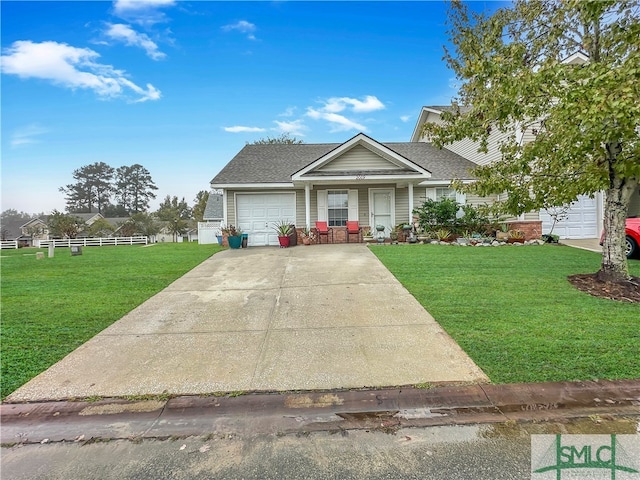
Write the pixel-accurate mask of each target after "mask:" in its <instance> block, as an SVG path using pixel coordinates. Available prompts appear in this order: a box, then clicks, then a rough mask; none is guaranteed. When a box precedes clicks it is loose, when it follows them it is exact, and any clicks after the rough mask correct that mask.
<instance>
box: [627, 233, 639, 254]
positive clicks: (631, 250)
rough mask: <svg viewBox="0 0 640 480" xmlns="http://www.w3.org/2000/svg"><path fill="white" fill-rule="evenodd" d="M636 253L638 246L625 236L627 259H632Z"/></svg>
mask: <svg viewBox="0 0 640 480" xmlns="http://www.w3.org/2000/svg"><path fill="white" fill-rule="evenodd" d="M637 251H638V244H637V243H636V241H635V240H634V239H633V238H631V237H630V236H629V235H627V245H626V252H627V258H632V257H633V256H634V255H635V253H636V252H637Z"/></svg>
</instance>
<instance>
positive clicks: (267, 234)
mask: <svg viewBox="0 0 640 480" xmlns="http://www.w3.org/2000/svg"><path fill="white" fill-rule="evenodd" d="M236 216H237V218H238V227H239V228H240V229H242V231H243V232H244V233H248V234H249V242H248V245H249V246H264V245H278V235H277V234H276V232H275V231H274V230H273V224H274V223H276V222H280V221H281V220H285V221H287V222H289V223H292V224H295V219H296V194H295V193H255V194H252V193H238V194H236Z"/></svg>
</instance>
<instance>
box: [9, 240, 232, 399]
mask: <svg viewBox="0 0 640 480" xmlns="http://www.w3.org/2000/svg"><path fill="white" fill-rule="evenodd" d="M218 250H220V247H218V246H217V245H198V244H196V243H159V244H156V245H152V246H148V247H143V246H117V247H84V248H83V249H82V255H81V256H74V257H72V256H71V253H70V249H68V248H56V250H55V255H54V257H53V258H46V250H44V249H42V250H36V249H26V248H25V249H19V250H2V252H1V255H2V259H1V273H2V286H1V293H2V329H1V335H0V337H1V338H0V340H1V347H2V376H1V392H2V398H4V397H5V396H6V395H8V394H9V393H11V392H12V391H14V390H15V389H16V388H18V387H19V386H21V385H22V384H24V383H26V382H27V381H28V380H30V379H31V378H33V377H34V376H36V375H38V374H39V373H40V372H42V371H44V370H45V369H47V368H48V367H49V366H51V365H53V364H54V363H55V362H57V361H58V360H60V359H61V358H63V357H64V356H65V355H67V354H68V353H69V352H71V351H73V350H74V349H75V348H77V347H78V346H79V345H81V344H83V343H84V342H86V341H87V340H88V339H90V338H91V337H93V336H94V335H95V334H97V333H98V332H100V331H101V330H103V329H104V328H106V327H107V326H109V325H111V324H112V323H113V322H114V321H116V320H118V319H119V318H121V317H122V316H123V315H124V314H126V313H127V312H129V311H131V310H132V309H133V308H135V307H136V306H138V305H140V304H141V303H142V302H144V301H145V300H146V299H148V298H149V297H151V296H153V295H154V294H156V293H157V292H159V291H160V290H162V289H163V288H164V287H166V286H167V285H169V284H170V283H171V282H173V281H174V280H175V279H177V278H179V277H181V276H182V275H183V274H184V273H186V272H188V271H189V270H191V269H192V268H193V267H195V266H196V265H198V264H199V263H201V262H202V261H203V260H205V259H206V258H208V257H210V256H211V255H212V254H213V253H215V252H217V251H218ZM38 251H43V252H45V258H44V259H41V260H38V259H36V255H35V254H36V252H38Z"/></svg>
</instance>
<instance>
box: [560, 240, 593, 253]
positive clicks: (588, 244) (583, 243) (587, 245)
mask: <svg viewBox="0 0 640 480" xmlns="http://www.w3.org/2000/svg"><path fill="white" fill-rule="evenodd" d="M599 242H600V239H599V238H583V239H580V240H569V239H563V240H560V243H561V244H562V245H568V246H570V247H574V248H580V249H582V250H589V251H590V252H597V253H602V247H601V246H600V243H599Z"/></svg>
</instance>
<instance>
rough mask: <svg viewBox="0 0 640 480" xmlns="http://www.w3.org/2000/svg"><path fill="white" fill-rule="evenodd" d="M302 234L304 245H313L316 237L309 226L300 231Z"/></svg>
mask: <svg viewBox="0 0 640 480" xmlns="http://www.w3.org/2000/svg"><path fill="white" fill-rule="evenodd" d="M300 236H301V237H302V243H303V244H304V245H311V242H312V241H313V239H314V238H315V235H314V234H313V232H312V231H311V230H310V229H309V228H308V227H304V228H303V229H302V230H301V231H300Z"/></svg>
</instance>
